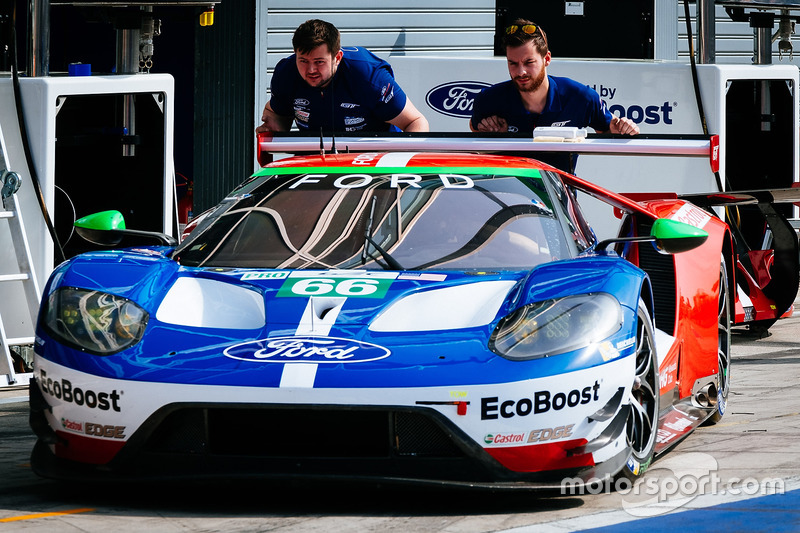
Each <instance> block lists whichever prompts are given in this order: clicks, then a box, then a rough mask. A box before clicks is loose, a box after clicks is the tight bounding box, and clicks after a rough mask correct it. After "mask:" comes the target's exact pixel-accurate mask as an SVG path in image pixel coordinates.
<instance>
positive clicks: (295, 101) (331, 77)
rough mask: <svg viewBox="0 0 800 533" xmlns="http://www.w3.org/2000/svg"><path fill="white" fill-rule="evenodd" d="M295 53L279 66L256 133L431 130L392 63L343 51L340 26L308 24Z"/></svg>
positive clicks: (297, 40) (359, 50)
mask: <svg viewBox="0 0 800 533" xmlns="http://www.w3.org/2000/svg"><path fill="white" fill-rule="evenodd" d="M292 47H293V48H294V51H295V53H294V54H293V55H291V56H289V57H287V58H284V59H282V60H281V61H279V62H278V64H277V66H276V67H275V71H274V72H273V74H272V83H271V84H270V91H271V93H272V96H271V98H270V100H269V101H268V102H267V105H266V106H265V107H264V112H263V114H262V116H261V120H262V121H263V124H261V126H259V127H258V128H256V133H261V132H266V131H288V130H289V129H291V127H292V121H295V122H296V123H297V128H298V129H299V130H300V131H307V132H310V133H313V134H317V133H319V132H320V129H322V131H324V132H332V131H336V132H348V131H353V132H358V131H363V132H367V131H369V132H374V131H379V132H380V131H398V130H401V131H428V129H429V128H428V121H427V120H426V119H425V117H424V116H423V115H422V113H420V112H419V111H418V110H417V108H416V107H414V104H412V103H411V100H409V99H408V97H406V94H405V93H404V92H403V90H402V89H401V88H400V86H399V85H397V82H395V80H394V76H393V74H392V68H391V66H390V65H389V63H387V62H386V61H383V60H382V59H380V58H378V57H377V56H375V55H374V54H373V53H372V52H370V51H369V50H366V49H364V48H346V49H342V48H341V46H340V34H339V30H338V29H336V27H335V26H334V25H333V24H331V23H329V22H325V21H324V20H318V19H313V20H307V21H306V22H304V23H303V24H301V25H300V26H299V27H298V28H297V29H296V30H295V32H294V36H293V37H292Z"/></svg>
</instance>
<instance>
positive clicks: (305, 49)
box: [292, 19, 341, 55]
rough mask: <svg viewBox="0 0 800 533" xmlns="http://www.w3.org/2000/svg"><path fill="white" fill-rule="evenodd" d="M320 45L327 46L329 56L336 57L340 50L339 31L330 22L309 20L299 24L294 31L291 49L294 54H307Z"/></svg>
mask: <svg viewBox="0 0 800 533" xmlns="http://www.w3.org/2000/svg"><path fill="white" fill-rule="evenodd" d="M321 44H327V45H328V51H330V53H331V55H336V54H337V53H338V52H339V48H341V41H340V35H339V30H337V29H336V26H334V25H333V24H331V23H330V22H326V21H324V20H319V19H311V20H307V21H305V22H304V23H302V24H300V26H298V27H297V29H296V30H294V35H293V36H292V48H294V51H295V52H300V53H302V54H307V53H309V52H311V50H313V49H314V48H316V47H318V46H319V45H321Z"/></svg>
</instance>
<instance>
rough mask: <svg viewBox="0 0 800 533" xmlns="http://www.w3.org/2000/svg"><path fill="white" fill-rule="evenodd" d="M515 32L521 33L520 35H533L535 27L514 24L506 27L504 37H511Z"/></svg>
mask: <svg viewBox="0 0 800 533" xmlns="http://www.w3.org/2000/svg"><path fill="white" fill-rule="evenodd" d="M517 31H522V33H527V34H528V35H533V34H534V33H536V25H535V24H525V25H524V26H518V25H516V24H512V25H511V26H506V35H513V34H515V33H517Z"/></svg>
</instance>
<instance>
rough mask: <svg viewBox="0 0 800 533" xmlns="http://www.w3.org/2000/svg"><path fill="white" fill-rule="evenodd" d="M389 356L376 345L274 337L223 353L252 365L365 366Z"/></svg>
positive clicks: (337, 339) (242, 345) (329, 338)
mask: <svg viewBox="0 0 800 533" xmlns="http://www.w3.org/2000/svg"><path fill="white" fill-rule="evenodd" d="M391 353H392V352H390V351H389V350H387V349H386V348H384V347H383V346H378V345H377V344H370V343H367V342H359V341H354V340H350V339H339V338H336V337H273V338H269V339H261V340H257V341H250V342H243V343H241V344H235V345H233V346H229V347H228V348H226V349H225V351H224V352H223V354H224V355H225V357H230V358H231V359H239V360H242V361H252V362H255V363H365V362H367V361H377V360H378V359H384V358H386V357H389V355H390V354H391Z"/></svg>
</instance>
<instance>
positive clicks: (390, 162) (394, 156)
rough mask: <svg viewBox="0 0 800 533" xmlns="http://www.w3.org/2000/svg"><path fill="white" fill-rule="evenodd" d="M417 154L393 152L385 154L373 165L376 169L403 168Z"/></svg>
mask: <svg viewBox="0 0 800 533" xmlns="http://www.w3.org/2000/svg"><path fill="white" fill-rule="evenodd" d="M415 155H417V152H394V153H390V154H386V155H384V156H383V157H381V158H380V160H379V161H378V162H377V163H375V166H376V167H404V166H406V165H407V164H408V162H409V161H410V160H411V158H412V157H414V156H415Z"/></svg>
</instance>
